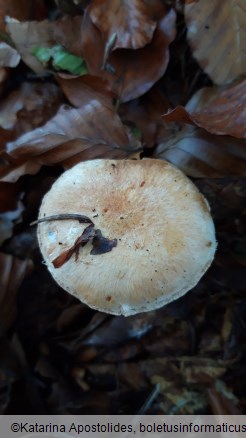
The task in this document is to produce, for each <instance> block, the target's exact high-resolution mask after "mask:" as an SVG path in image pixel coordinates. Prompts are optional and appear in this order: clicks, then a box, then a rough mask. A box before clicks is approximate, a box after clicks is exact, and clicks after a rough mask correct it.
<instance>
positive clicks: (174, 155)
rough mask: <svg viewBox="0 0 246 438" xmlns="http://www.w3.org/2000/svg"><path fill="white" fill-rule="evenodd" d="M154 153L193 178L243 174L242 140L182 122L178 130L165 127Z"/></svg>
mask: <svg viewBox="0 0 246 438" xmlns="http://www.w3.org/2000/svg"><path fill="white" fill-rule="evenodd" d="M170 125H171V124H170ZM154 156H155V158H163V159H165V160H168V161H170V162H171V163H173V164H174V165H176V166H177V167H179V168H180V169H181V170H183V172H185V173H186V174H187V175H189V176H193V177H211V178H220V177H223V176H241V177H244V176H246V165H245V162H246V149H245V141H244V140H241V139H237V138H233V137H230V136H216V135H213V134H210V133H209V132H207V131H205V130H204V129H201V128H197V127H194V126H189V125H186V126H184V127H183V128H182V129H181V130H180V129H179V128H177V127H169V132H168V131H167V132H166V135H165V137H162V138H161V139H159V144H158V146H157V149H156V151H155V155H154Z"/></svg>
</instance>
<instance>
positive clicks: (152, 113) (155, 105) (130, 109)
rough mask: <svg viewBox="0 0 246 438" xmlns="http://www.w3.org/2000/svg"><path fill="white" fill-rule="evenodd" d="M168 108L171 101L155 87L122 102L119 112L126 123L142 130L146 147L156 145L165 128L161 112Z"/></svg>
mask: <svg viewBox="0 0 246 438" xmlns="http://www.w3.org/2000/svg"><path fill="white" fill-rule="evenodd" d="M168 108H169V103H168V102H167V100H166V99H165V98H164V96H163V95H162V94H161V93H160V91H159V90H158V89H157V88H156V87H154V88H152V89H151V90H150V91H149V92H148V93H146V94H144V95H143V96H141V97H140V98H138V99H134V100H131V101H130V102H126V103H124V104H122V105H121V106H120V108H119V114H120V117H121V119H122V120H123V121H124V123H126V124H129V125H130V126H132V125H133V126H134V127H137V128H138V129H139V130H140V134H141V137H142V140H143V143H144V145H145V147H148V148H151V147H153V146H154V145H155V142H156V138H157V135H158V132H159V130H163V129H164V126H163V123H162V120H161V116H160V114H163V112H165V111H167V110H168Z"/></svg>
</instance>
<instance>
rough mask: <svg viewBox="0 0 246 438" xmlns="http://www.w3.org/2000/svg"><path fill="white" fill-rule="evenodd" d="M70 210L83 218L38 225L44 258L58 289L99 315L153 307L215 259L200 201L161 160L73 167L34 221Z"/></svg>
mask: <svg viewBox="0 0 246 438" xmlns="http://www.w3.org/2000/svg"><path fill="white" fill-rule="evenodd" d="M68 214H77V215H78V214H79V215H82V216H83V217H86V218H88V221H87V223H83V222H82V223H81V222H79V220H76V219H73V218H72V219H70V218H67V219H66V220H59V219H54V220H50V221H44V222H42V223H39V224H38V240H39V245H40V249H41V252H42V255H43V258H44V261H45V263H46V265H47V267H48V269H49V271H50V273H51V275H52V276H53V277H54V279H55V280H56V281H57V283H58V284H59V285H60V286H61V287H62V288H63V289H65V290H66V291H68V292H69V293H71V294H72V295H74V296H76V297H77V298H78V299H79V300H81V301H82V302H83V303H85V304H87V305H88V306H90V307H92V308H94V309H97V310H99V311H102V312H106V313H110V314H114V315H125V316H129V315H132V314H136V313H139V312H146V311H149V310H153V309H157V308H159V307H161V306H163V305H164V304H167V303H169V302H170V301H173V300H175V299H177V298H179V297H181V296H182V295H184V294H185V293H186V292H188V291H189V290H190V289H192V288H193V287H194V286H195V285H196V284H197V283H198V281H199V280H200V278H201V277H202V276H203V274H204V273H205V271H206V270H207V269H208V267H209V266H210V264H211V262H212V260H213V258H214V254H215V250H216V239H215V230H214V224H213V220H212V218H211V214H210V208H209V205H208V203H207V201H206V199H205V198H204V197H203V195H202V194H201V193H199V191H198V189H197V188H196V186H195V185H194V184H193V183H192V182H191V181H190V180H189V178H187V177H186V176H185V175H184V174H183V173H182V172H181V171H180V170H179V169H177V168H176V167H174V166H173V165H171V164H170V163H168V162H166V161H164V160H155V159H143V160H104V159H99V160H92V161H85V162H82V163H79V164H77V165H76V166H74V167H73V168H71V169H70V170H67V171H66V172H64V173H63V174H62V175H61V177H60V178H58V179H57V181H56V182H55V183H54V185H53V186H52V187H51V189H50V191H49V192H48V193H47V194H46V195H45V197H44V199H43V202H42V205H41V208H40V212H39V219H42V218H48V217H49V216H54V215H56V217H57V215H58V217H59V215H68ZM81 236H82V237H81ZM98 236H99V237H98ZM100 236H101V237H100ZM79 239H80V240H79ZM100 239H101V240H100ZM102 239H104V241H103V240H102ZM75 242H77V245H76V243H75ZM98 242H99V251H98V250H97V248H98ZM103 242H106V247H104V246H103V245H104V243H103ZM108 242H109V243H108ZM101 243H102V248H103V249H102V250H100V245H101ZM95 248H96V249H95ZM105 248H106V249H105ZM61 259H62V262H61ZM57 260H58V261H59V262H57Z"/></svg>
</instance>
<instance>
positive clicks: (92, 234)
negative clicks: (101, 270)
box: [30, 213, 117, 268]
mask: <svg viewBox="0 0 246 438" xmlns="http://www.w3.org/2000/svg"><path fill="white" fill-rule="evenodd" d="M68 219H75V220H78V221H79V223H83V224H85V223H89V225H88V226H87V227H86V228H85V229H84V231H83V233H82V234H81V236H79V237H78V238H77V239H76V240H75V242H74V244H73V246H72V247H71V248H69V249H67V250H66V251H64V252H63V253H62V254H60V255H59V256H58V257H56V258H55V259H54V260H53V261H52V263H53V265H54V267H55V268H60V267H61V266H62V265H64V263H66V262H67V261H68V260H69V259H70V258H71V257H72V255H73V253H75V261H77V260H78V257H79V247H80V246H82V247H83V246H85V245H86V243H88V242H89V241H92V246H93V248H92V250H91V254H93V255H98V254H104V253H105V252H110V251H112V249H113V248H114V247H116V246H117V239H112V240H110V239H107V238H106V237H103V235H102V233H101V230H95V228H94V226H95V225H94V223H93V222H92V220H91V219H90V218H89V217H87V216H84V215H81V214H71V213H65V214H55V215H52V216H46V217H43V218H41V219H38V220H36V221H34V222H31V223H30V225H36V224H39V223H41V222H51V221H56V220H68Z"/></svg>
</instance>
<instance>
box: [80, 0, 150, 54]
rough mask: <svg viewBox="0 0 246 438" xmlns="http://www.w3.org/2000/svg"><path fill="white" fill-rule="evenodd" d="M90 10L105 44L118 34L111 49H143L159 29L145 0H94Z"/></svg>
mask: <svg viewBox="0 0 246 438" xmlns="http://www.w3.org/2000/svg"><path fill="white" fill-rule="evenodd" d="M88 11H89V15H90V17H91V20H92V22H93V23H94V24H95V26H96V27H97V28H98V29H99V30H100V32H101V34H102V37H103V40H104V41H105V42H106V43H108V42H110V40H111V38H112V36H114V35H115V38H114V43H113V44H112V47H111V50H115V49H119V48H122V49H126V48H127V49H140V48H141V47H144V46H145V45H146V44H148V43H149V42H150V41H151V39H152V37H153V33H154V30H155V28H156V23H155V22H154V21H153V20H152V19H151V18H150V14H149V12H150V11H149V8H148V6H147V5H146V3H145V2H143V1H142V0H123V1H122V0H93V1H92V3H91V4H90V6H89V8H88Z"/></svg>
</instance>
